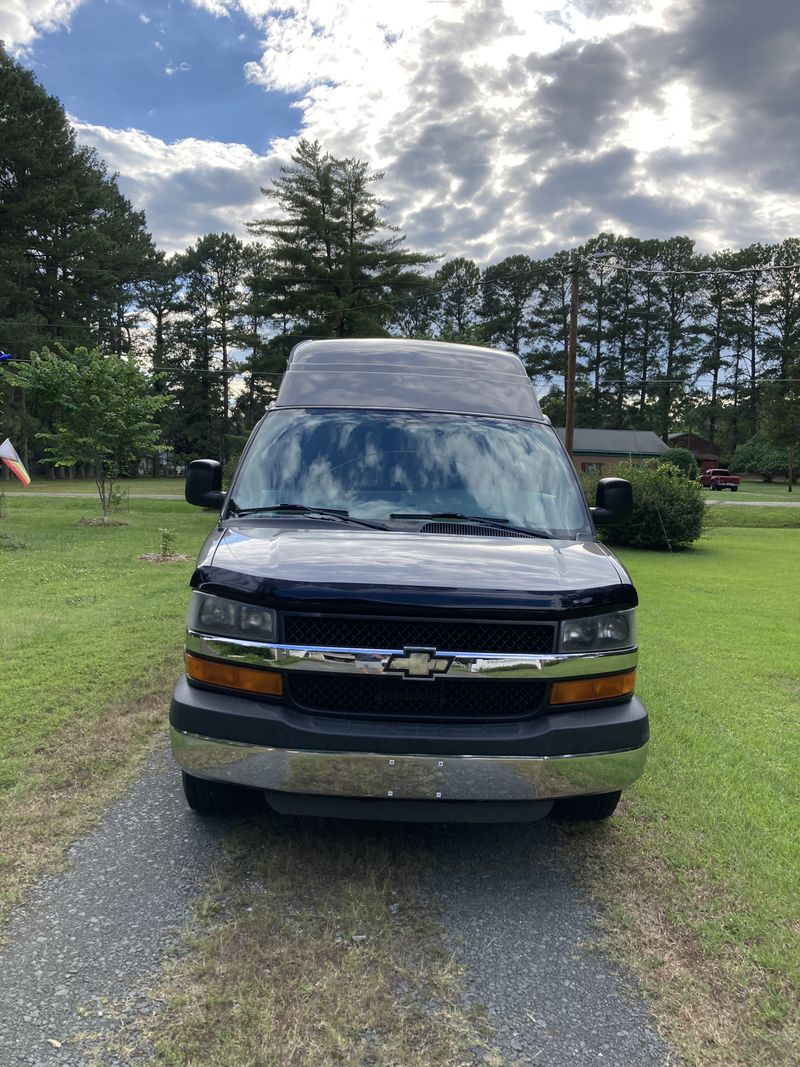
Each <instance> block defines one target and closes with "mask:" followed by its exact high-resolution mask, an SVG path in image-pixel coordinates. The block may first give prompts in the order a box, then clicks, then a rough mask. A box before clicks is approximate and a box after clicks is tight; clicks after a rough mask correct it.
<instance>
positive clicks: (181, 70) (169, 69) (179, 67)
mask: <svg viewBox="0 0 800 1067" xmlns="http://www.w3.org/2000/svg"><path fill="white" fill-rule="evenodd" d="M162 51H163V49H162ZM191 69H192V65H191V63H168V64H167V66H166V67H164V73H165V74H167V75H169V76H170V77H172V75H173V74H185V73H186V72H187V71H189V70H191Z"/></svg>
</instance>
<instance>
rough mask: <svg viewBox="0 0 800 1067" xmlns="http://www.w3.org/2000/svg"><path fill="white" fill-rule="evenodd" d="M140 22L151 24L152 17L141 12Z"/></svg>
mask: <svg viewBox="0 0 800 1067" xmlns="http://www.w3.org/2000/svg"><path fill="white" fill-rule="evenodd" d="M139 22H142V23H144V25H145V26H149V25H150V19H149V18H148V17H147V15H144V14H140V15H139Z"/></svg>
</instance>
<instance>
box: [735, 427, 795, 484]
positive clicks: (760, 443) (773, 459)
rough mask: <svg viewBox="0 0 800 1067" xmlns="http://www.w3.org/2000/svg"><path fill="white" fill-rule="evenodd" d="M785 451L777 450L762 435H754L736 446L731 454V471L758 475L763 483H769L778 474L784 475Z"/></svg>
mask: <svg viewBox="0 0 800 1067" xmlns="http://www.w3.org/2000/svg"><path fill="white" fill-rule="evenodd" d="M786 458H787V457H786V450H785V449H781V448H777V447H776V446H775V445H773V444H772V443H771V442H770V441H768V440H767V438H766V437H764V436H763V434H756V435H755V437H751V438H750V440H749V441H745V442H744V444H741V445H737V447H736V451H735V452H734V453H733V460H732V464H733V469H734V470H735V471H748V473H750V474H759V475H761V477H762V478H763V480H764V481H765V482H771V481H772V479H773V478H775V477H777V476H778V475H779V474H786V466H787V465H786Z"/></svg>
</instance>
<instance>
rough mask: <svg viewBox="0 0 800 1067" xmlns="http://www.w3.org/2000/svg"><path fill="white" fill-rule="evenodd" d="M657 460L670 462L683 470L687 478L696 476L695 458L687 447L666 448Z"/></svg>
mask: <svg viewBox="0 0 800 1067" xmlns="http://www.w3.org/2000/svg"><path fill="white" fill-rule="evenodd" d="M658 462H659V463H671V464H672V466H673V467H677V468H678V470H680V471H683V473H684V474H685V475H686V477H687V478H696V477H697V460H696V459H695V458H694V456H693V455H692V453H691V452H690V451H689V449H688V448H668V449H667V451H666V452H665V453H664V455H663V456H662V457H661V459H660V460H659V461H658Z"/></svg>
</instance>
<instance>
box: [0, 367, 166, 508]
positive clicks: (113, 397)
mask: <svg viewBox="0 0 800 1067" xmlns="http://www.w3.org/2000/svg"><path fill="white" fill-rule="evenodd" d="M14 384H15V385H18V386H21V387H22V388H24V389H26V390H28V391H29V392H30V393H32V394H33V395H34V396H35V397H36V399H37V401H38V403H39V404H40V406H41V407H43V408H46V409H47V411H48V415H49V421H50V424H51V425H52V427H53V430H52V431H51V432H47V433H39V434H37V437H39V438H40V439H41V440H42V441H43V442H44V444H45V454H44V459H45V461H46V462H48V463H53V464H54V465H55V466H57V467H71V466H73V464H75V463H85V464H87V465H88V466H89V467H91V470H92V475H93V477H94V481H95V484H96V485H97V492H98V494H99V496H100V509H101V513H102V516H103V521H104V522H107V521H108V512H109V509H110V507H111V503H112V500H113V493H114V483H115V481H116V480H117V478H119V475H120V472H121V471H123V470H125V469H126V468H127V467H128V466H129V465H130V464H132V463H135V461H136V460H137V459H138V457H139V456H140V455H141V454H142V453H143V452H148V451H151V450H152V449H153V448H154V447H155V446H156V444H157V442H158V437H159V428H158V426H157V425H156V423H155V415H156V413H157V412H158V411H159V409H160V408H161V407H162V406H163V405H164V403H165V398H164V397H161V396H155V395H153V393H152V390H151V388H150V383H149V382H148V380H147V378H146V377H145V375H144V374H143V373H142V372H141V370H139V368H138V367H137V366H136V364H135V363H133V362H132V361H130V360H127V359H122V358H120V357H119V356H116V355H106V354H105V353H103V352H101V351H100V349H97V348H93V349H88V348H76V349H75V351H74V352H67V351H66V349H64V348H63V347H61V346H57V348H56V350H55V351H51V350H50V349H48V348H44V349H42V351H41V352H40V353H36V352H32V353H31V361H30V363H28V364H24V365H20V366H19V367H18V368H16V369H15V372H14Z"/></svg>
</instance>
